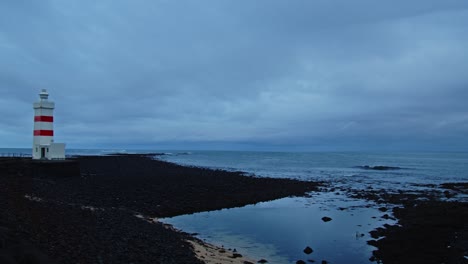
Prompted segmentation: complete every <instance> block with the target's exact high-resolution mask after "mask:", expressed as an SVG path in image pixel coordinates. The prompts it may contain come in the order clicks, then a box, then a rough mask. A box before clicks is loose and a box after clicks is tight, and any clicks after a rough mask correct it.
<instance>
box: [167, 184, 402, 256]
mask: <svg viewBox="0 0 468 264" xmlns="http://www.w3.org/2000/svg"><path fill="white" fill-rule="evenodd" d="M367 204H368V202H366V201H362V200H353V199H349V198H347V197H345V196H342V195H336V194H331V193H320V194H314V195H313V196H312V197H311V198H297V197H294V198H283V199H279V200H275V201H270V202H264V203H258V204H256V205H249V206H245V207H241V208H233V209H224V210H218V211H211V212H203V213H196V214H192V215H182V216H176V217H172V218H165V219H160V220H161V221H162V222H164V223H167V224H171V225H173V226H174V227H175V228H177V229H181V230H182V231H185V232H188V233H197V234H198V235H197V236H198V237H199V238H200V239H204V240H206V241H207V242H209V243H212V244H215V245H218V246H224V247H225V248H232V249H234V248H235V249H236V250H237V251H239V252H240V253H242V254H244V255H247V256H249V257H250V258H252V259H261V258H263V259H266V260H268V261H269V263H296V261H297V260H304V261H306V262H307V260H315V261H316V262H319V263H320V262H321V261H322V260H327V261H328V262H330V263H370V261H369V257H370V256H371V255H372V250H373V249H374V248H373V247H371V246H368V245H367V243H366V241H367V240H370V239H371V238H370V236H369V231H371V230H373V229H375V228H377V227H380V226H382V225H383V224H385V223H390V224H393V223H394V221H391V220H384V219H382V218H381V217H382V215H383V214H384V213H382V212H380V211H379V210H377V209H376V206H373V207H372V208H366V207H365V206H366V205H367ZM325 216H326V217H330V218H332V220H331V221H329V222H324V221H322V217H325ZM306 246H310V247H311V248H312V249H313V253H312V254H310V255H306V254H305V253H304V252H303V250H304V248H305V247H306Z"/></svg>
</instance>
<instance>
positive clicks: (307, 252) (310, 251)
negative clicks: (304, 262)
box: [304, 247, 314, 255]
mask: <svg viewBox="0 0 468 264" xmlns="http://www.w3.org/2000/svg"><path fill="white" fill-rule="evenodd" d="M312 252H314V250H313V249H312V248H311V247H306V248H305V249H304V253H306V254H307V255H309V254H311V253H312Z"/></svg>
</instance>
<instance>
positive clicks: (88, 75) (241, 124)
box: [0, 0, 468, 151]
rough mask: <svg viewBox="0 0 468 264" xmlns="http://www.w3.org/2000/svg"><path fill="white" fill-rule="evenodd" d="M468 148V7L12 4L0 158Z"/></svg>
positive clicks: (0, 76)
mask: <svg viewBox="0 0 468 264" xmlns="http://www.w3.org/2000/svg"><path fill="white" fill-rule="evenodd" d="M44 88H45V89H47V90H48V91H49V93H50V99H52V100H53V101H55V103H56V110H55V123H54V126H55V141H56V142H65V143H67V146H68V147H69V148H137V149H141V148H149V149H168V148H175V149H246V150H311V151H314V150H457V151H466V150H468V1H466V0H458V1H457V0H412V1H408V0H392V1H375V0H353V1H349V0H303V1H301V0H282V1H279V0H245V1H244V0H192V1H183V0H177V1H172V0H164V1H163V0H159V1H156V0H147V1H144V0H134V1H128V0H125V1H123V0H122V1H118V0H100V1H95V0H79V1H78V0H76V1H71V0H70V1H64V0H40V1H39V0H1V1H0V96H1V97H0V110H1V113H2V115H1V123H0V124H1V125H0V147H29V146H30V145H32V129H33V115H34V112H33V109H32V103H33V102H34V101H36V100H37V99H38V93H39V92H40V90H41V89H44Z"/></svg>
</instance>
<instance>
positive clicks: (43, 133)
mask: <svg viewBox="0 0 468 264" xmlns="http://www.w3.org/2000/svg"><path fill="white" fill-rule="evenodd" d="M39 98H40V100H39V101H38V102H35V103H34V105H33V106H34V139H33V149H32V158H33V159H48V160H51V159H65V144H64V143H54V126H53V122H54V108H55V104H54V102H51V101H49V100H48V98H49V93H47V90H45V89H43V90H42V91H41V92H40V93H39Z"/></svg>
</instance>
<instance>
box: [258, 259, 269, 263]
mask: <svg viewBox="0 0 468 264" xmlns="http://www.w3.org/2000/svg"><path fill="white" fill-rule="evenodd" d="M257 262H258V263H268V261H267V260H266V259H261V260H259V261H257Z"/></svg>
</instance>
